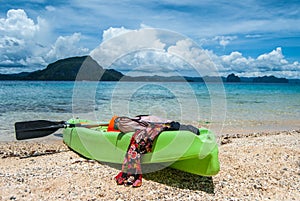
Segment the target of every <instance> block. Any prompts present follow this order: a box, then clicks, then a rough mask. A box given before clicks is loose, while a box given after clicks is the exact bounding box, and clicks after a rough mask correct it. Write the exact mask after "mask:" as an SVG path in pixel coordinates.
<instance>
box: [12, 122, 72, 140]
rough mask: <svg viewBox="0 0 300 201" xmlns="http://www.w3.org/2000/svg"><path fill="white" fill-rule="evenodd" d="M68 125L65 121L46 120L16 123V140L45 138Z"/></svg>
mask: <svg viewBox="0 0 300 201" xmlns="http://www.w3.org/2000/svg"><path fill="white" fill-rule="evenodd" d="M65 125H66V123H65V122H64V121H60V122H53V121H46V120H37V121H24V122H16V123H15V131H16V139H17V140H25V139H32V138H38V137H45V136H47V135H50V134H52V133H54V132H55V131H57V130H58V129H60V128H64V127H65Z"/></svg>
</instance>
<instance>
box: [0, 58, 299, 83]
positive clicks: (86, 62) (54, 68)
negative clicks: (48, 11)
mask: <svg viewBox="0 0 300 201" xmlns="http://www.w3.org/2000/svg"><path fill="white" fill-rule="evenodd" d="M82 67H87V68H88V70H89V73H85V72H80V73H79V71H80V69H81V68H82ZM99 78H100V81H149V82H183V81H188V82H204V81H205V82H214V81H219V79H220V78H217V77H209V76H206V77H203V78H202V77H187V76H185V77H180V76H171V77H163V76H157V75H155V76H138V77H131V76H126V75H124V74H122V73H121V72H118V71H116V70H114V69H104V68H103V67H102V66H100V65H99V64H98V63H97V62H96V61H95V60H94V59H92V58H91V57H90V56H81V57H70V58H66V59H60V60H58V61H56V62H54V63H51V64H49V65H48V66H47V67H46V68H45V69H43V70H37V71H34V72H22V73H18V74H0V80H28V81H29V80H32V81H75V80H87V81H99ZM221 79H222V81H223V82H251V83H289V82H297V83H300V80H299V79H294V80H288V79H286V78H277V77H275V76H263V77H253V78H248V77H247V78H246V77H238V76H236V75H235V74H233V73H232V74H230V75H228V76H227V77H221Z"/></svg>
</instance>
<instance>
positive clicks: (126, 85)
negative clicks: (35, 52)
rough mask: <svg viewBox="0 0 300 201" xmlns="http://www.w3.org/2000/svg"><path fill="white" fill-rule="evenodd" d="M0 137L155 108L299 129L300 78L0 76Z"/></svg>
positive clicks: (213, 125)
mask: <svg viewBox="0 0 300 201" xmlns="http://www.w3.org/2000/svg"><path fill="white" fill-rule="evenodd" d="M0 97H1V99H0V141H7V140H9V141H10V140H14V123H15V122H17V121H28V120H39V119H46V120H54V121H56V120H68V119H70V118H77V117H79V118H87V119H91V120H94V121H98V122H107V121H109V119H110V118H111V116H112V115H119V116H120V115H124V116H135V115H140V114H152V115H157V116H161V117H165V118H168V119H172V120H176V121H180V122H183V123H190V124H194V125H201V126H206V127H209V128H210V129H212V130H213V131H214V132H215V133H216V134H222V133H223V134H224V133H252V132H257V131H269V130H290V129H300V85H299V84H252V83H233V84H229V83H188V82H168V83H162V82H155V83H152V82H45V81H42V82H39V81H0Z"/></svg>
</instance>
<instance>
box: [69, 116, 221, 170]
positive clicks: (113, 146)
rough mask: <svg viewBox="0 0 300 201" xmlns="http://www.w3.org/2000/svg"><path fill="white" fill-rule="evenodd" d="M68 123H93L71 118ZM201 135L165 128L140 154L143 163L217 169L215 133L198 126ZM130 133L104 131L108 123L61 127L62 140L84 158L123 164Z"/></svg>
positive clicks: (193, 168)
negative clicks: (145, 152)
mask: <svg viewBox="0 0 300 201" xmlns="http://www.w3.org/2000/svg"><path fill="white" fill-rule="evenodd" d="M68 123H70V124H77V123H81V124H82V123H87V124H93V123H94V122H91V121H88V120H83V119H71V120H69V121H68ZM199 130H200V135H195V134H193V133H191V132H190V131H164V132H162V133H161V134H160V135H159V136H158V137H157V138H156V140H155V141H154V144H153V148H152V152H151V153H147V154H145V155H143V158H142V164H156V163H160V164H163V165H166V166H170V167H171V168H175V169H178V170H182V171H185V172H189V173H192V174H197V175H202V176H213V175H216V174H217V173H218V172H219V170H220V164H219V159H218V145H217V143H216V139H215V135H214V134H213V133H212V132H211V131H210V130H208V129H206V128H200V129H199ZM132 135H133V133H126V134H124V133H120V132H107V126H99V127H96V128H92V129H90V128H84V127H74V128H65V129H64V130H63V140H64V143H65V144H66V145H67V146H69V147H70V148H71V149H72V150H74V151H75V152H77V153H79V154H80V155H83V156H84V157H86V158H89V159H93V160H97V161H102V162H110V163H118V164H122V163H123V160H124V156H125V154H126V151H127V148H128V145H129V142H130V138H131V136H132Z"/></svg>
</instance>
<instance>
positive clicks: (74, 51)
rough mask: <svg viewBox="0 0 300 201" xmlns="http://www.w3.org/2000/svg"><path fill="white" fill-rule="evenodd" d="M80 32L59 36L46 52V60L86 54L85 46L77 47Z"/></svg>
mask: <svg viewBox="0 0 300 201" xmlns="http://www.w3.org/2000/svg"><path fill="white" fill-rule="evenodd" d="M80 37H81V34H80V33H74V34H73V35H71V36H65V37H64V36H59V37H58V38H57V40H56V42H55V43H54V45H53V46H52V48H51V50H50V51H49V52H48V54H47V56H46V58H47V59H48V60H56V59H61V58H66V57H71V56H74V55H81V54H83V53H84V54H88V51H89V50H88V49H87V48H80V47H77V45H78V43H79V41H80Z"/></svg>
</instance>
